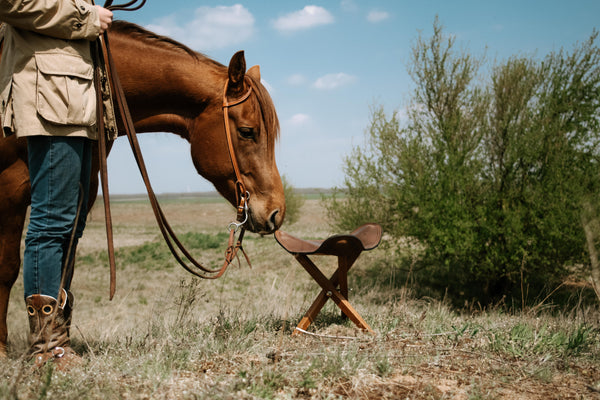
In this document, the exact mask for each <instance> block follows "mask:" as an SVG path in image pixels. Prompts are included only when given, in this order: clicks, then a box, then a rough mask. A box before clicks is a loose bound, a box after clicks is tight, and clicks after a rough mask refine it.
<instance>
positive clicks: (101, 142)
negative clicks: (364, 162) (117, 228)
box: [95, 0, 252, 300]
mask: <svg viewBox="0 0 600 400" xmlns="http://www.w3.org/2000/svg"><path fill="white" fill-rule="evenodd" d="M137 1H138V0H131V1H130V2H128V3H126V4H123V5H115V6H113V5H112V0H107V2H106V3H105V6H104V7H105V8H107V9H109V10H122V11H133V10H137V9H139V8H141V7H142V6H143V5H144V4H145V2H146V0H142V2H141V4H139V5H138V6H135V7H133V5H134V4H135V3H136V2H137ZM96 50H97V51H96V53H97V57H96V58H97V62H98V64H99V67H105V68H104V69H105V70H106V74H107V77H106V78H103V77H102V76H101V72H100V70H101V68H96V76H95V78H96V79H95V82H96V93H97V112H98V113H97V116H98V149H99V159H100V178H101V184H102V195H103V199H104V212H105V221H106V236H107V244H108V258H109V264H110V299H111V300H112V298H113V296H114V293H115V289H116V264H115V251H114V243H113V233H112V217H111V213H110V202H109V194H108V173H107V163H106V156H107V138H106V135H105V126H104V109H103V94H104V96H106V93H107V91H106V88H105V90H104V91H103V90H102V86H103V85H107V84H110V87H111V88H112V92H113V93H114V98H115V100H116V103H117V106H118V109H119V112H120V115H121V118H122V121H123V124H124V126H125V132H126V135H127V138H128V140H129V144H130V146H131V149H132V152H133V155H134V158H135V160H136V163H137V165H138V169H139V171H140V174H141V175H142V179H143V181H144V185H145V186H146V191H147V192H148V198H149V200H150V204H151V205H152V210H153V212H154V216H155V218H156V221H157V224H158V227H159V229H160V231H161V233H162V235H163V237H164V239H165V242H166V243H167V246H168V247H169V250H170V251H171V254H173V256H174V257H175V259H176V260H177V262H178V263H179V264H180V265H181V266H182V267H183V268H184V269H185V270H186V271H188V272H190V273H191V274H192V275H195V276H197V277H199V278H203V279H217V278H219V277H221V276H222V275H223V274H224V273H225V270H226V269H227V267H228V266H229V264H231V262H232V261H233V259H234V258H236V256H237V252H238V251H239V250H241V251H242V254H243V255H244V257H245V259H246V261H247V262H248V264H250V260H249V258H248V255H247V254H246V252H245V251H244V249H243V247H242V240H243V238H244V233H245V230H246V229H245V227H244V226H245V223H246V221H247V220H248V200H249V198H250V194H249V192H248V191H247V190H246V187H245V185H244V183H243V181H242V175H241V172H240V169H239V166H238V163H237V157H236V155H235V149H234V147H233V141H232V136H231V129H230V127H229V112H228V110H229V108H230V107H233V106H236V105H238V104H241V103H243V102H244V101H246V100H247V99H248V98H249V97H250V94H251V93H252V86H251V85H248V87H249V89H248V91H247V92H246V93H244V95H242V96H241V97H239V98H237V99H234V100H232V101H229V100H228V99H227V88H228V84H229V80H226V81H225V85H224V89H223V106H222V108H223V121H224V124H225V133H226V136H227V147H228V150H229V157H230V159H231V163H232V165H233V170H234V172H235V176H236V182H235V188H236V200H237V220H236V221H234V222H231V223H230V224H229V225H228V230H229V241H228V245H227V250H226V252H225V259H224V261H223V264H222V266H221V267H220V268H217V269H211V268H207V267H205V266H203V265H202V264H201V263H199V262H198V261H196V260H195V259H194V257H192V255H191V254H190V253H189V251H188V250H187V249H185V247H184V246H183V244H182V243H181V242H180V241H179V239H178V238H177V236H176V235H175V233H174V232H173V229H172V228H171V226H170V225H169V223H168V222H167V220H166V218H165V215H164V213H163V211H162V208H161V206H160V204H159V202H158V199H157V198H156V194H155V193H154V190H153V188H152V185H151V184H150V179H149V177H148V171H147V169H146V165H145V162H144V159H143V157H142V152H141V149H140V146H139V142H138V140H137V137H136V132H135V128H134V124H133V119H132V117H131V113H130V112H129V107H128V105H127V101H126V99H125V92H124V91H123V87H122V86H121V82H120V80H119V77H118V74H117V70H116V67H115V64H114V60H113V57H112V53H111V50H110V44H109V40H108V35H107V32H104V33H103V34H102V37H101V39H98V41H97V46H96ZM107 81H108V82H107ZM238 232H239V233H238ZM236 233H238V236H237V240H236V237H235V236H236ZM178 251H179V252H181V253H182V254H183V257H182V256H181V255H180V254H179V252H178ZM184 257H185V258H186V259H187V260H188V261H189V263H190V264H191V265H188V263H186V262H185V261H184Z"/></svg>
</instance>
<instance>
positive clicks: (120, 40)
mask: <svg viewBox="0 0 600 400" xmlns="http://www.w3.org/2000/svg"><path fill="white" fill-rule="evenodd" d="M109 39H110V43H111V52H112V55H113V59H114V62H115V65H116V69H117V71H118V74H119V78H120V80H121V84H122V86H123V90H124V92H125V97H126V99H127V102H128V105H129V109H130V111H131V116H132V119H133V122H134V127H135V130H136V132H138V133H142V132H171V133H174V134H176V135H179V136H181V137H182V138H184V139H186V140H187V141H188V142H189V143H190V151H191V156H192V161H193V164H194V166H195V168H196V170H197V172H198V173H199V174H200V175H201V176H203V177H204V178H206V179H207V180H209V181H210V182H211V183H212V184H213V185H214V187H215V188H216V190H217V191H218V192H219V193H220V194H221V195H222V196H223V197H224V198H225V199H226V200H228V201H229V202H230V203H231V204H232V205H234V206H236V205H237V203H236V197H237V194H236V190H237V185H236V175H235V173H234V168H233V166H232V161H231V159H230V156H229V153H228V144H227V139H226V132H225V123H227V124H229V128H230V131H231V132H232V135H231V136H232V139H231V140H232V142H233V146H234V149H235V155H236V158H237V162H238V165H239V170H240V173H241V177H242V180H243V184H244V186H245V188H246V190H247V192H248V193H249V197H248V198H249V200H248V204H247V205H248V212H247V217H248V218H247V222H246V224H245V228H246V229H248V230H249V231H251V232H255V233H259V234H269V233H273V232H274V231H275V230H277V229H278V228H279V227H280V226H281V224H282V223H283V218H284V215H285V198H284V191H283V184H282V180H281V177H280V175H279V171H278V169H277V165H276V162H275V155H274V153H275V142H276V140H277V139H278V136H279V122H278V119H277V114H276V111H275V107H274V104H273V101H272V99H271V97H270V96H269V93H268V92H267V90H266V89H265V87H264V86H263V85H262V83H261V80H260V69H259V67H258V66H254V67H252V68H250V69H248V70H247V71H246V62H245V58H244V53H243V51H240V52H237V53H236V54H235V55H234V56H233V57H232V58H231V60H230V63H229V66H228V67H226V66H224V65H222V64H220V63H218V62H217V61H215V60H212V59H210V58H208V57H206V56H204V55H202V54H201V53H198V52H195V51H193V50H191V49H190V48H188V47H186V46H185V45H183V44H181V43H179V42H177V41H175V40H173V39H170V38H168V37H165V36H161V35H157V34H155V33H152V32H150V31H148V30H146V29H144V28H141V27H140V26H138V25H135V24H132V23H129V22H123V21H115V22H114V23H113V24H112V27H111V29H110V32H109ZM0 51H1V50H0ZM0 57H1V53H0ZM227 81H228V82H229V83H228V85H227V91H226V97H230V98H237V97H239V96H240V94H243V93H247V92H248V91H250V92H251V94H250V97H249V98H248V99H247V100H246V101H244V102H242V103H240V104H237V105H235V106H234V107H231V108H229V110H228V111H229V113H228V120H227V121H226V122H224V117H223V109H222V107H223V95H224V93H223V92H224V88H225V85H226V82H227ZM117 122H118V123H117V126H118V127H119V134H121V133H122V127H123V122H122V121H121V120H120V119H119V120H118V121H117ZM94 154H97V152H95V153H94ZM98 170H99V164H98V157H97V156H96V157H95V158H94V161H93V170H92V179H91V180H92V182H91V185H90V196H89V198H90V202H89V204H88V209H91V206H92V204H93V202H94V200H95V198H96V196H97V194H98ZM30 191H31V186H30V182H29V172H28V167H27V142H26V140H24V139H23V138H19V139H17V138H16V137H15V136H14V135H12V136H8V137H6V138H2V136H1V135H0V356H6V350H7V348H6V345H7V337H8V332H7V325H6V317H7V309H8V301H9V295H10V291H11V288H12V286H13V284H14V283H15V281H16V279H17V276H18V274H19V268H20V264H21V259H20V247H21V237H22V233H23V228H24V225H25V218H26V211H27V208H28V206H29V204H30V203H31V198H30Z"/></svg>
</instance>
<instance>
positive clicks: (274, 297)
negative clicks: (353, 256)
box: [0, 206, 600, 400]
mask: <svg viewBox="0 0 600 400" xmlns="http://www.w3.org/2000/svg"><path fill="white" fill-rule="evenodd" d="M116 207H118V206H116ZM191 223H192V222H191ZM149 224H150V222H149ZM302 224H303V222H302V220H300V221H299V222H298V225H294V227H295V229H297V230H299V231H301V232H302V229H305V232H306V235H307V236H308V235H310V236H313V237H319V236H322V233H323V232H319V231H314V230H311V229H314V226H313V225H312V223H311V225H310V226H309V227H306V225H302ZM118 228H119V229H120V230H124V229H122V228H123V227H118ZM177 228H181V227H177ZM309 228H310V229H309ZM89 229H91V233H92V234H93V232H95V231H96V230H97V231H98V232H99V234H98V236H99V237H101V236H102V235H101V234H100V233H102V225H101V221H98V222H94V223H92V224H91V225H90V226H89ZM183 232H184V233H183V234H182V235H181V237H182V239H183V240H184V241H185V242H186V245H188V246H189V247H190V249H193V250H194V254H198V255H199V256H201V257H202V258H203V259H205V260H207V261H208V262H209V263H218V262H219V261H220V260H221V259H222V255H223V250H224V248H223V246H224V240H225V241H226V237H225V236H224V235H225V234H224V233H223V232H222V231H217V230H214V231H209V232H207V233H202V234H200V233H196V232H193V231H191V230H184V231H183ZM132 235H134V233H132ZM84 244H85V243H84ZM245 247H246V249H247V251H248V253H249V254H250V256H251V259H252V263H253V266H252V268H249V267H248V266H247V265H245V263H243V262H242V263H241V264H240V265H238V264H237V263H236V264H235V265H232V266H231V267H230V269H229V270H228V271H227V273H226V274H225V276H224V277H223V278H221V279H219V280H216V281H204V280H199V279H197V278H193V277H191V276H189V274H187V273H185V272H184V271H182V270H181V268H179V267H174V266H175V264H174V262H173V260H172V259H171V256H170V253H169V251H168V249H167V247H166V245H164V244H163V243H161V242H160V241H158V240H157V239H156V237H154V238H153V239H152V240H150V241H146V242H144V243H141V244H138V245H130V246H124V247H119V248H118V251H117V264H118V266H119V268H118V276H117V295H116V297H115V299H114V300H113V301H112V302H110V301H108V299H107V293H108V284H107V279H108V274H107V267H106V260H105V257H106V256H105V251H103V250H97V249H93V248H86V247H85V246H84V247H82V248H81V249H80V255H79V257H78V265H77V270H76V277H75V281H74V284H73V286H74V287H73V291H74V293H75V296H76V300H75V301H76V303H75V312H74V323H75V327H74V329H73V346H74V348H75V350H76V351H78V352H79V353H80V354H82V356H83V359H84V363H83V365H82V366H81V367H77V368H75V369H73V370H72V371H71V372H69V373H68V374H64V373H62V372H60V371H56V370H54V369H53V368H52V365H51V364H50V365H48V366H47V367H45V368H43V369H42V370H41V371H39V372H37V373H34V374H31V373H30V372H29V371H30V369H29V368H30V367H29V365H28V364H27V363H25V362H24V361H23V359H22V358H21V355H22V354H23V353H24V352H25V349H26V339H25V330H26V324H27V322H26V314H25V312H24V310H23V305H22V286H19V285H22V283H21V282H20V281H19V283H18V284H17V286H16V287H15V290H14V291H13V293H12V295H11V296H12V302H11V306H10V308H9V321H10V324H9V329H10V337H9V345H10V353H9V358H8V359H7V360H4V361H2V362H3V369H2V371H1V372H0V398H2V399H4V398H6V399H16V398H18V399H56V398H60V399H122V398H132V399H211V400H212V399H215V400H219V399H346V398H349V399H405V398H410V399H417V400H419V399H452V398H465V399H514V398H527V399H558V398H565V399H569V398H573V399H577V398H583V399H587V398H590V399H593V398H594V396H596V395H597V393H596V392H595V390H600V318H599V316H600V313H599V312H598V309H597V307H595V306H589V305H580V306H577V307H572V308H569V309H564V310H560V309H557V308H556V307H555V308H553V309H547V310H538V311H537V312H536V313H533V312H528V311H527V310H525V311H516V312H514V311H513V312H511V311H510V310H506V309H503V308H502V307H496V308H490V309H488V310H486V311H483V310H473V309H470V308H465V309H457V308H454V307H452V306H450V305H449V304H448V303H447V302H445V301H442V300H439V299H432V298H426V297H421V298H416V297H413V296H412V295H411V292H410V290H407V291H401V290H399V289H397V288H396V287H395V286H390V285H389V280H390V277H389V276H386V274H390V273H391V272H390V269H389V268H387V269H386V268H382V269H380V274H381V276H380V277H379V279H369V278H368V276H369V275H368V274H366V271H367V270H370V269H371V268H372V266H373V265H382V264H383V263H385V259H386V254H385V252H384V251H380V250H376V251H373V252H370V253H367V254H365V255H363V256H361V258H360V259H359V262H357V264H356V266H355V267H353V270H352V271H351V273H350V275H349V278H350V282H349V284H350V288H351V292H350V302H351V303H352V304H353V305H354V307H355V308H356V309H357V310H358V312H359V313H360V314H361V315H362V316H363V317H364V318H365V319H366V320H367V322H368V323H369V324H370V325H371V326H372V327H373V329H374V330H375V331H376V335H370V334H366V333H363V332H360V331H357V330H356V329H355V328H354V325H353V324H352V323H351V322H349V321H347V320H344V319H342V318H340V315H339V309H338V308H337V307H336V306H335V305H334V304H333V303H332V302H328V303H327V304H326V306H325V308H324V309H323V311H322V312H321V313H320V314H319V316H318V318H317V320H316V321H315V322H314V323H313V324H312V325H311V327H310V328H309V332H311V333H312V334H313V335H297V336H292V335H291V333H292V331H293V329H294V327H295V325H296V324H297V322H298V321H299V319H300V318H301V317H302V314H303V313H304V312H305V311H306V310H307V308H308V307H309V306H310V303H311V302H312V300H313V299H314V297H315V296H316V295H317V293H318V291H319V289H318V285H316V283H314V282H313V281H312V280H311V279H310V277H309V276H308V274H306V272H305V271H304V270H303V269H302V268H301V267H300V266H299V265H298V264H297V263H296V262H295V260H294V259H293V257H292V256H290V255H289V254H288V253H286V252H285V251H283V250H282V249H281V248H280V247H279V246H278V245H277V244H276V243H275V241H274V240H273V239H272V238H269V237H265V238H260V237H258V236H254V235H249V236H248V239H247V241H246V242H245ZM316 261H317V265H319V266H322V267H323V269H325V270H327V273H326V274H329V273H330V271H331V269H332V268H335V260H330V259H329V258H327V257H321V258H317V259H316ZM169 266H170V267H169ZM359 277H360V278H359Z"/></svg>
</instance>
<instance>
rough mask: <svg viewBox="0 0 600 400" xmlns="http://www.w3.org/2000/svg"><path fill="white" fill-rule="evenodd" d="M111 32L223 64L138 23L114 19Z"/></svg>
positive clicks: (202, 59) (201, 59)
mask: <svg viewBox="0 0 600 400" xmlns="http://www.w3.org/2000/svg"><path fill="white" fill-rule="evenodd" d="M110 31H111V32H115V33H120V34H123V35H127V36H130V37H132V38H135V39H138V40H142V41H144V42H148V43H150V44H152V45H154V46H157V47H161V48H164V49H170V50H175V51H177V52H182V53H186V54H188V55H189V56H191V57H192V58H194V59H196V60H198V61H206V62H211V63H214V64H216V65H219V66H223V65H222V64H220V63H219V62H217V61H215V60H212V59H210V58H208V57H206V56H205V55H204V54H202V53H199V52H197V51H194V50H192V49H190V48H189V47H188V46H186V45H184V44H183V43H180V42H178V41H176V40H174V39H171V38H170V37H168V36H162V35H159V34H156V33H154V32H151V31H149V30H147V29H145V28H142V27H141V26H139V25H136V24H134V23H132V22H127V21H120V20H119V21H114V22H113V23H112V25H111V27H110Z"/></svg>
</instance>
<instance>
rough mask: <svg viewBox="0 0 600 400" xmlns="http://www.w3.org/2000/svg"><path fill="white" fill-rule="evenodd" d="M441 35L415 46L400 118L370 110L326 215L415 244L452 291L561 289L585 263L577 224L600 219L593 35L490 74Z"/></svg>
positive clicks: (598, 83)
mask: <svg viewBox="0 0 600 400" xmlns="http://www.w3.org/2000/svg"><path fill="white" fill-rule="evenodd" d="M433 28H434V32H433V36H432V37H431V38H429V39H423V38H422V37H419V38H418V40H417V41H416V42H415V45H414V46H413V52H412V62H411V64H410V66H409V73H410V75H411V77H412V78H413V80H414V83H415V90H414V93H413V95H412V98H411V101H410V103H409V104H408V106H407V107H406V111H405V113H403V114H400V113H398V112H394V113H392V115H391V116H388V115H387V114H386V113H385V111H384V109H383V108H382V107H375V108H373V110H372V120H371V125H370V127H369V128H368V131H367V135H366V143H365V145H364V146H362V147H355V148H354V149H353V152H352V154H350V155H349V156H348V157H347V158H346V160H345V165H344V167H345V174H346V179H345V182H344V187H343V188H341V189H340V188H338V189H337V192H336V194H337V195H334V196H333V198H332V199H330V200H329V201H328V202H327V209H328V213H329V216H330V218H331V219H332V220H333V221H336V224H337V225H338V226H337V228H344V229H348V228H352V227H354V226H357V225H358V224H359V223H363V222H366V221H377V222H380V223H381V224H382V225H383V226H384V230H385V231H386V232H387V233H388V234H389V235H390V236H391V237H392V238H395V239H396V241H399V240H400V239H402V238H405V239H407V238H409V239H413V240H416V241H417V242H418V243H419V244H420V246H421V247H420V249H421V253H420V256H419V262H418V264H419V265H418V267H420V268H421V270H422V271H426V274H423V276H424V277H426V279H428V280H429V283H430V284H432V285H438V286H439V287H440V289H442V290H449V293H451V294H452V293H466V294H467V295H469V296H475V297H477V298H478V299H482V300H485V301H489V300H492V299H497V298H499V297H501V296H502V295H504V294H510V291H511V290H517V291H521V290H523V291H524V290H528V291H530V293H536V292H537V293H539V292H540V290H541V289H543V288H550V287H555V286H556V285H558V284H560V282H562V280H563V279H564V278H565V277H566V276H567V275H569V274H571V273H572V272H573V268H572V267H573V266H575V265H587V264H588V263H589V261H590V260H589V257H588V254H587V253H586V239H585V235H584V231H583V229H582V225H581V222H582V213H583V209H584V206H585V207H587V209H588V210H589V209H591V210H592V215H597V210H598V208H599V207H598V206H599V201H598V193H599V189H600V159H599V155H600V152H599V144H600V143H599V139H600V137H599V134H600V129H599V127H600V125H599V124H600V102H599V99H600V49H599V48H598V46H597V44H596V39H597V36H598V35H597V32H594V33H593V34H592V35H591V37H590V39H589V40H588V41H587V42H585V43H583V44H580V45H578V46H576V47H575V48H574V50H573V51H572V52H570V53H569V52H565V51H564V50H561V51H558V52H553V53H551V54H549V55H547V56H546V57H544V58H543V59H541V60H537V59H534V58H528V57H512V58H510V59H508V60H507V61H504V62H501V63H496V64H495V65H492V66H488V65H487V64H486V63H485V62H484V60H483V59H477V58H475V57H473V56H472V55H470V54H469V53H468V52H466V51H458V50H456V45H455V40H454V38H448V37H446V36H445V35H444V34H443V29H442V27H441V26H440V24H439V23H438V21H437V20H436V22H435V23H434V26H433ZM480 71H484V72H485V73H486V74H488V75H489V77H486V76H483V75H482V74H481V73H480ZM341 192H343V193H344V196H343V198H341V197H340V196H339V194H340V193H341ZM588 214H589V213H588ZM412 262H414V259H413V260H412ZM417 269H418V268H417ZM521 294H523V293H521Z"/></svg>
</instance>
